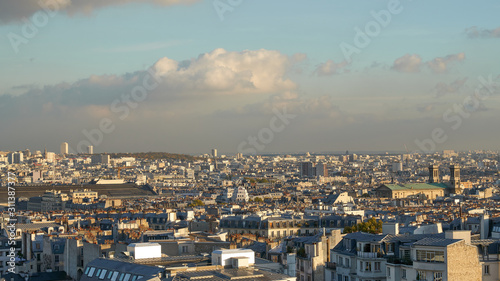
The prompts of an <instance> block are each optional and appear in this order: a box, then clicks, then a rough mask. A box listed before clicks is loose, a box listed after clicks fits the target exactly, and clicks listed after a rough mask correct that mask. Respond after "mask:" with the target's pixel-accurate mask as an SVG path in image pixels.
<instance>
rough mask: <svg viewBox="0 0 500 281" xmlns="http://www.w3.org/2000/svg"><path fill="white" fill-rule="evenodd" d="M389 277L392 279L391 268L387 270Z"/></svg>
mask: <svg viewBox="0 0 500 281" xmlns="http://www.w3.org/2000/svg"><path fill="white" fill-rule="evenodd" d="M387 277H391V268H390V267H388V268H387Z"/></svg>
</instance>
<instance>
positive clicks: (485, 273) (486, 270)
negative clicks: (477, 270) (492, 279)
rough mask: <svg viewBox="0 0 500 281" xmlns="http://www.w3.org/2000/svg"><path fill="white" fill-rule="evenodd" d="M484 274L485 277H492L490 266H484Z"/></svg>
mask: <svg viewBox="0 0 500 281" xmlns="http://www.w3.org/2000/svg"><path fill="white" fill-rule="evenodd" d="M483 272H484V275H490V266H489V265H485V266H483Z"/></svg>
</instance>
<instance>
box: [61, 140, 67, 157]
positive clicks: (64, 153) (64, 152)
mask: <svg viewBox="0 0 500 281" xmlns="http://www.w3.org/2000/svg"><path fill="white" fill-rule="evenodd" d="M68 147H69V146H68V143H67V142H63V143H61V154H62V155H66V154H68Z"/></svg>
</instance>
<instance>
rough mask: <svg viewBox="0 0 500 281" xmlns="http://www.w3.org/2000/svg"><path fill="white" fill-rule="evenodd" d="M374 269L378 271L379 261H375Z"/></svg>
mask: <svg viewBox="0 0 500 281" xmlns="http://www.w3.org/2000/svg"><path fill="white" fill-rule="evenodd" d="M375 271H380V262H379V261H377V262H375Z"/></svg>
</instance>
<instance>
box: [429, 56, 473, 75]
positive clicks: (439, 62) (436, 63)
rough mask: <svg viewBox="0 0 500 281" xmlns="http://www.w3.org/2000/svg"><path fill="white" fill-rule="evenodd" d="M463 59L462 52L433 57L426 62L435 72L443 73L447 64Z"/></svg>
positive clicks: (446, 68)
mask: <svg viewBox="0 0 500 281" xmlns="http://www.w3.org/2000/svg"><path fill="white" fill-rule="evenodd" d="M464 59H465V54H464V53H458V54H453V55H447V56H445V57H437V58H434V59H433V60H431V61H429V62H427V66H428V67H429V68H430V69H431V70H432V71H434V72H435V73H443V72H446V71H447V70H448V65H449V64H451V63H453V62H457V61H463V60H464Z"/></svg>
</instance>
